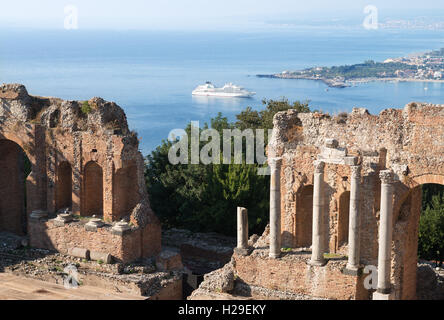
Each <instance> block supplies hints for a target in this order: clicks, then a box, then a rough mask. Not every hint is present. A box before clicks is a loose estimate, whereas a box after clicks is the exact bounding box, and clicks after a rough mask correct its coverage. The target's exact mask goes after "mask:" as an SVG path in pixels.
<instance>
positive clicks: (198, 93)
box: [192, 92, 255, 98]
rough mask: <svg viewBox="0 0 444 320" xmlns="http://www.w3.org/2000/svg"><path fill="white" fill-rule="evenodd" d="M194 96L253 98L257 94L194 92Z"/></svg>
mask: <svg viewBox="0 0 444 320" xmlns="http://www.w3.org/2000/svg"><path fill="white" fill-rule="evenodd" d="M192 94H193V96H204V97H221V98H251V97H252V96H254V95H255V93H252V92H251V93H225V92H193V93H192Z"/></svg>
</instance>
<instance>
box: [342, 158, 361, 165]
mask: <svg viewBox="0 0 444 320" xmlns="http://www.w3.org/2000/svg"><path fill="white" fill-rule="evenodd" d="M344 164H345V165H347V166H356V165H357V164H358V157H352V156H347V157H344Z"/></svg>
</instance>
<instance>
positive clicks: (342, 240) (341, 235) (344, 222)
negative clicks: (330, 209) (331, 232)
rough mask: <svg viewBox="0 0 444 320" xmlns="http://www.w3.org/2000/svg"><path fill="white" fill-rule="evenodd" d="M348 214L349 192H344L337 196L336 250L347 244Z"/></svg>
mask: <svg viewBox="0 0 444 320" xmlns="http://www.w3.org/2000/svg"><path fill="white" fill-rule="evenodd" d="M349 212H350V191H344V192H343V193H342V194H341V195H340V196H339V211H338V230H337V232H338V242H337V249H339V248H340V247H341V246H343V245H345V244H347V243H348V225H349V222H348V221H349Z"/></svg>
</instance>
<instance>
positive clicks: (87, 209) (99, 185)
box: [82, 161, 103, 216]
mask: <svg viewBox="0 0 444 320" xmlns="http://www.w3.org/2000/svg"><path fill="white" fill-rule="evenodd" d="M82 200H83V201H82V203H83V210H82V216H92V215H97V216H102V215H103V170H102V167H101V166H100V165H99V164H98V163H97V162H95V161H90V162H88V163H87V164H86V165H85V168H84V172H83V192H82Z"/></svg>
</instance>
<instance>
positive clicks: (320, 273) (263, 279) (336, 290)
mask: <svg viewBox="0 0 444 320" xmlns="http://www.w3.org/2000/svg"><path fill="white" fill-rule="evenodd" d="M267 254H268V252H267V251H266V250H258V249H256V250H255V251H254V252H253V254H251V255H249V256H240V255H236V254H234V255H233V258H234V260H235V263H234V264H235V267H236V274H237V276H238V277H239V279H241V280H242V281H244V282H245V283H248V284H250V285H255V286H260V287H263V288H268V289H272V290H278V291H283V292H290V293H296V294H303V295H306V296H310V297H315V298H326V299H337V300H365V299H369V292H368V291H367V290H365V289H364V286H363V278H364V277H363V276H359V277H356V276H347V275H344V274H343V273H342V272H341V270H342V268H343V267H345V264H346V262H347V261H344V260H341V261H332V262H330V263H329V264H328V265H327V266H325V267H322V268H320V267H314V266H310V265H308V263H307V262H308V261H309V260H310V255H309V254H297V253H296V254H288V255H285V256H284V257H282V258H280V259H268V258H267V257H266V256H267Z"/></svg>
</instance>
